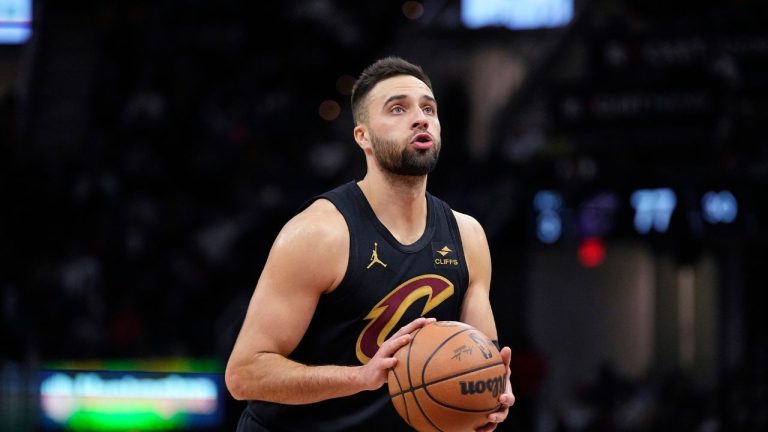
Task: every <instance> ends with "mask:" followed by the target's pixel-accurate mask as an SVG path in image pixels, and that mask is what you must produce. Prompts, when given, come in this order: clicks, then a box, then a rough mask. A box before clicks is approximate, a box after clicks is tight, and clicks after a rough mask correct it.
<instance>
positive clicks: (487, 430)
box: [475, 422, 498, 432]
mask: <svg viewBox="0 0 768 432" xmlns="http://www.w3.org/2000/svg"><path fill="white" fill-rule="evenodd" d="M496 426H498V424H497V423H494V422H488V423H486V424H484V425H482V426H481V427H479V428H477V429H475V432H491V431H494V430H496Z"/></svg>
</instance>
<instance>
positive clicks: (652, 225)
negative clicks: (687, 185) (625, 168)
mask: <svg viewBox="0 0 768 432" xmlns="http://www.w3.org/2000/svg"><path fill="white" fill-rule="evenodd" d="M630 202H631V203H632V207H634V208H635V220H634V223H635V229H636V230H637V232H639V233H640V234H648V233H649V232H651V230H652V229H653V230H654V231H656V232H660V233H663V232H666V231H667V229H668V228H669V221H670V219H671V218H672V213H674V211H675V207H676V206H677V196H676V195H675V192H674V191H672V189H669V188H660V189H640V190H637V191H635V192H634V193H633V194H632V197H631V198H630Z"/></svg>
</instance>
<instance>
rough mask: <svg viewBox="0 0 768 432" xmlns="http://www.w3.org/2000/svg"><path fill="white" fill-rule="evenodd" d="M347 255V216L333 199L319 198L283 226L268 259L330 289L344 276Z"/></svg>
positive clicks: (308, 282) (283, 270)
mask: <svg viewBox="0 0 768 432" xmlns="http://www.w3.org/2000/svg"><path fill="white" fill-rule="evenodd" d="M348 259H349V230H348V229H347V224H346V222H345V221H344V217H343V216H342V215H341V213H339V211H338V210H337V209H336V207H335V206H334V205H333V204H332V203H331V202H329V201H327V200H325V199H318V200H317V201H315V202H313V203H312V204H310V205H309V206H308V207H307V208H306V209H304V210H303V211H301V212H300V213H299V214H297V215H296V216H294V217H293V218H292V219H291V220H289V221H288V222H287V223H286V224H285V226H283V228H282V230H281V231H280V233H279V234H278V235H277V238H276V239H275V243H274V244H273V245H272V251H271V252H270V260H268V261H270V262H272V263H273V265H272V268H274V269H275V270H278V271H280V273H282V274H286V275H292V277H293V278H294V279H295V280H298V281H303V282H304V285H314V286H316V287H317V288H318V289H319V290H320V291H323V292H330V291H332V290H333V289H335V287H336V286H337V285H338V284H339V283H340V282H341V280H342V279H343V277H344V274H345V272H346V269H347V261H348ZM305 278H306V279H307V280H304V279H305Z"/></svg>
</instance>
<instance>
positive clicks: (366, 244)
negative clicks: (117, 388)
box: [238, 182, 468, 432]
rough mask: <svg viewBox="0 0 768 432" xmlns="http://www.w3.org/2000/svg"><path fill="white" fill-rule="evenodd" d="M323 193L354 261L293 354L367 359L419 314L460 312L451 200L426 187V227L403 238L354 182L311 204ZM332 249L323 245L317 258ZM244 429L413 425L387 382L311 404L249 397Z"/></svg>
mask: <svg viewBox="0 0 768 432" xmlns="http://www.w3.org/2000/svg"><path fill="white" fill-rule="evenodd" d="M317 199H327V200H329V201H330V202H331V203H333V204H334V206H335V207H336V208H337V209H338V210H339V212H340V213H341V214H342V215H343V216H344V220H345V221H346V223H347V227H348V229H349V262H348V264H347V270H346V273H345V275H344V278H343V279H342V281H341V283H340V284H339V286H338V287H337V288H336V289H335V290H334V291H332V292H331V293H328V294H325V295H323V296H321V298H320V300H319V303H318V305H317V309H316V311H315V314H314V316H313V318H312V320H311V322H310V324H309V327H308V329H307V331H306V333H305V334H304V336H303V338H302V340H301V341H300V343H299V345H298V346H297V348H296V349H295V350H294V352H293V353H291V354H290V355H289V358H291V359H293V360H295V361H298V362H301V363H303V364H308V365H324V364H326V365H327V364H333V365H361V364H365V363H367V362H368V360H369V359H370V358H371V357H373V355H374V354H375V353H376V351H377V350H378V347H379V346H380V344H381V343H382V342H384V341H385V340H386V339H388V338H389V336H391V335H392V334H394V333H395V332H396V331H397V330H398V329H399V328H400V327H402V326H403V325H405V324H407V323H409V322H411V321H412V320H414V319H416V318H418V317H420V316H426V317H434V318H437V319H438V320H458V319H459V313H460V309H461V304H462V300H463V298H464V294H465V292H466V289H467V284H468V274H467V266H466V262H465V259H464V251H463V248H462V244H461V238H460V236H459V229H458V226H457V224H456V219H455V217H454V215H453V212H452V211H451V209H450V207H448V205H447V204H446V203H445V202H443V201H441V200H439V199H437V198H435V197H433V196H432V195H430V194H429V193H427V194H426V199H427V224H426V228H425V230H424V233H423V234H422V236H421V238H419V239H418V240H417V241H416V242H415V243H412V244H409V245H404V244H401V243H400V242H398V241H397V240H396V239H395V237H394V236H393V235H392V234H391V233H390V232H389V231H388V230H387V228H386V227H385V226H384V225H383V224H382V223H381V222H380V221H379V220H378V219H377V218H376V215H375V214H374V212H373V209H372V208H371V206H370V205H369V203H368V201H367V200H366V198H365V195H364V194H363V192H362V190H361V189H360V187H359V186H358V185H357V184H356V183H355V182H349V183H347V184H345V185H343V186H341V187H338V188H336V189H334V190H332V191H330V192H327V193H325V194H323V195H320V196H318V197H315V198H314V199H312V200H311V201H309V203H311V202H313V201H314V200H317ZM307 205H308V204H307ZM332 253H334V251H332V250H317V251H316V254H315V255H314V256H313V257H311V259H322V257H323V255H325V254H332ZM308 258H310V257H308ZM238 430H239V431H254V430H256V431H271V432H275V431H291V432H293V431H301V432H307V431H313V432H336V431H399V430H409V429H408V427H407V426H406V423H405V422H404V421H403V420H402V419H401V418H400V417H399V416H398V414H397V412H396V411H395V409H394V407H393V406H392V404H391V402H390V400H389V394H388V392H387V385H386V383H385V384H384V386H382V388H380V389H379V390H376V391H363V392H360V393H357V394H355V395H352V396H348V397H343V398H337V399H330V400H326V401H322V402H318V403H313V404H307V405H283V404H276V403H270V402H263V401H250V402H249V403H248V407H247V408H246V410H245V412H244V413H243V416H242V417H241V419H240V425H239V427H238Z"/></svg>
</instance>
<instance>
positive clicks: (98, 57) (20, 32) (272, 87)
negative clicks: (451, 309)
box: [0, 0, 768, 432]
mask: <svg viewBox="0 0 768 432" xmlns="http://www.w3.org/2000/svg"><path fill="white" fill-rule="evenodd" d="M767 9H768V6H766V3H765V2H763V1H758V0H714V1H690V0H681V1H661V0H624V1H610V0H551V1H542V0H539V1H522V0H519V1H518V0H515V1H511V0H510V1H502V0H497V1H480V0H477V1H471V0H461V1H460V0H424V1H405V2H403V1H399V0H387V1H383V0H377V1H365V2H362V1H351V0H303V1H246V0H216V1H213V0H188V1H170V0H133V1H117V0H102V1H96V0H93V1H44V0H34V1H29V0H0V40H2V44H1V45H0V197H2V202H1V203H0V430H2V431H48V430H112V431H117V430H134V431H143V430H198V431H231V430H234V426H235V423H236V421H237V418H238V416H239V414H240V412H241V410H242V408H243V406H244V404H243V403H240V402H236V401H234V400H233V399H231V397H230V396H229V395H228V393H227V392H226V389H225V388H224V386H223V379H222V372H223V368H224V364H225V362H226V359H227V356H228V355H229V352H230V350H231V347H232V344H233V342H234V339H235V337H236V334H237V331H238V330H239V327H240V324H241V322H242V319H243V316H244V312H245V309H246V306H247V302H248V299H249V298H250V295H251V292H252V290H253V286H254V284H255V282H256V280H257V279H258V276H259V274H260V271H261V267H262V265H263V263H264V260H265V258H266V254H267V252H268V250H269V248H270V246H271V242H272V240H273V239H274V237H275V235H276V233H277V231H278V230H279V229H280V227H281V226H282V224H283V223H285V222H286V221H287V220H288V219H289V218H290V217H291V216H292V215H293V214H294V212H295V211H296V210H297V208H298V207H299V206H300V205H301V204H302V203H303V202H304V201H305V200H306V199H308V198H309V197H311V196H313V195H315V194H318V193H320V192H323V191H325V190H327V189H329V188H331V187H333V186H336V185H339V184H341V183H343V182H346V181H349V180H351V179H356V178H357V179H359V178H360V176H361V175H362V173H363V172H364V168H365V167H364V159H363V156H362V154H361V152H360V150H359V149H358V148H357V146H356V145H355V143H354V141H353V139H352V133H351V130H352V120H351V113H350V109H349V102H348V100H349V92H350V88H351V86H352V83H353V81H354V77H356V76H357V75H358V74H359V73H360V72H361V70H362V68H363V67H365V66H366V65H367V64H369V63H370V62H372V61H373V60H375V59H377V58H380V57H382V56H385V55H391V54H395V55H399V56H402V57H404V58H406V59H408V60H411V61H413V62H415V63H419V64H421V65H422V66H423V67H424V68H425V70H426V71H427V72H428V73H429V74H430V76H431V77H432V80H433V84H434V90H435V94H436V96H437V99H438V101H439V104H440V119H441V123H442V128H443V152H442V155H441V161H440V164H439V166H438V168H437V170H436V171H435V172H434V173H433V174H432V175H430V179H429V185H428V187H429V189H430V191H431V192H432V193H434V194H435V195H437V196H439V197H441V198H443V199H445V200H446V201H447V202H449V203H450V204H451V205H452V206H453V207H454V208H455V209H457V210H459V211H462V212H465V213H469V214H472V215H474V216H475V217H476V218H477V219H478V220H479V221H480V222H481V223H482V224H483V225H484V227H485V229H486V233H487V235H488V239H489V242H490V247H491V252H492V255H493V263H494V275H493V276H494V278H493V289H492V302H493V306H494V312H495V315H496V319H497V323H498V329H499V334H500V339H501V343H502V344H504V345H509V346H511V347H512V350H513V363H512V381H513V384H514V387H515V391H516V394H517V398H518V399H517V404H516V405H515V406H514V407H513V408H512V410H511V412H510V415H509V419H508V421H507V422H506V423H504V424H503V425H502V426H501V427H499V430H503V431H524V432H527V431H532V432H570V431H573V432H577V431H579V432H581V431H584V432H586V431H601V432H602V431H617V432H630V431H632V432H634V431H675V432H678V431H682V432H686V431H691V432H741V431H744V432H748V431H749V432H756V431H765V430H768V387H767V382H766V380H768V337H767V336H766V329H768V319H766V316H768V313H766V310H767V309H768V296H767V295H766V291H768V276H767V275H768V251H767V250H766V247H767V246H768V145H766V142H767V141H768V138H766V130H767V129H766V127H768V10H767ZM325 253H327V251H322V250H318V251H317V254H316V255H315V256H308V257H307V259H322V256H323V254H325Z"/></svg>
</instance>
